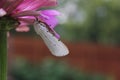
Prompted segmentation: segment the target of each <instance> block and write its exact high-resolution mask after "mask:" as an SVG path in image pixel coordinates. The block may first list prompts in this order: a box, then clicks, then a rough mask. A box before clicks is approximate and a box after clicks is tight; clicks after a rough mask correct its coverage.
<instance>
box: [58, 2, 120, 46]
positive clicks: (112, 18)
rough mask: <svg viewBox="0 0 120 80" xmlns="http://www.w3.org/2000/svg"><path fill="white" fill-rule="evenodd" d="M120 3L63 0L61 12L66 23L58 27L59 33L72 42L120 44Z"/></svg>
mask: <svg viewBox="0 0 120 80" xmlns="http://www.w3.org/2000/svg"><path fill="white" fill-rule="evenodd" d="M64 1H65V3H64ZM119 3H120V0H67V1H66V0H63V1H61V5H62V6H61V7H60V8H59V10H60V11H61V12H62V13H63V14H64V16H63V17H61V19H64V18H65V19H64V20H66V22H65V23H64V24H62V25H60V28H59V27H57V28H59V29H58V31H59V32H61V31H62V32H63V33H61V34H62V35H64V37H63V36H62V37H63V38H65V39H68V40H71V41H92V42H100V43H107V44H120V5H119ZM63 4H65V5H63ZM64 20H62V21H64Z"/></svg>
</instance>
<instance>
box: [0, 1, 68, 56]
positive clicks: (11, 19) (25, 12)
mask: <svg viewBox="0 0 120 80" xmlns="http://www.w3.org/2000/svg"><path fill="white" fill-rule="evenodd" d="M56 5H57V0H0V30H6V31H9V30H11V29H13V28H16V31H19V32H27V31H29V27H28V26H29V25H34V28H35V31H36V32H37V33H38V34H39V35H40V36H41V37H42V38H43V40H44V42H45V43H46V45H47V46H48V48H49V49H50V51H51V52H52V53H53V54H54V55H56V56H63V55H67V54H68V53H69V51H68V49H67V47H66V46H65V45H64V44H63V43H62V42H61V41H59V38H60V36H59V35H58V34H57V33H56V32H55V31H54V28H55V26H56V25H57V24H58V20H57V19H56V16H58V15H59V14H60V13H59V12H58V11H56V10H40V8H43V7H51V6H56ZM36 17H37V20H36ZM3 25H4V26H3Z"/></svg>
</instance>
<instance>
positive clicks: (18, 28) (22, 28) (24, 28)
mask: <svg viewBox="0 0 120 80" xmlns="http://www.w3.org/2000/svg"><path fill="white" fill-rule="evenodd" d="M29 30H30V29H29V27H28V26H18V27H17V28H16V31H18V32H28V31H29Z"/></svg>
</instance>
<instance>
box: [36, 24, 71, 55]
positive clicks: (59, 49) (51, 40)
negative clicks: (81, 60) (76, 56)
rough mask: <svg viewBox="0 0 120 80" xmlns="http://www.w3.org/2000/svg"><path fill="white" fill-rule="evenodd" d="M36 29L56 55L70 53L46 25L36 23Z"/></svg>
mask: <svg viewBox="0 0 120 80" xmlns="http://www.w3.org/2000/svg"><path fill="white" fill-rule="evenodd" d="M34 29H35V31H36V32H37V34H38V35H40V36H41V38H42V39H43V41H44V42H45V44H46V45H47V47H48V48H49V50H50V51H51V53H52V54H53V55H55V56H65V55H67V54H69V50H68V48H67V47H66V45H64V43H63V42H61V41H60V40H58V39H57V38H56V37H55V36H54V35H53V34H52V33H50V32H49V30H48V29H47V27H46V25H44V24H40V23H37V22H36V23H34Z"/></svg>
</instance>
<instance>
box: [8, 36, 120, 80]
mask: <svg viewBox="0 0 120 80" xmlns="http://www.w3.org/2000/svg"><path fill="white" fill-rule="evenodd" d="M66 44H67V46H68V48H69V50H70V54H69V55H68V56H65V57H61V58H56V57H54V56H52V55H51V53H50V52H49V50H48V49H47V47H46V46H45V44H44V42H43V41H41V39H36V38H28V37H11V38H10V39H9V56H10V58H13V59H14V57H15V56H23V57H25V58H27V59H28V60H29V61H33V62H39V61H41V60H42V59H44V58H47V57H52V58H56V59H58V60H66V61H67V62H68V63H69V64H71V65H73V66H74V67H77V68H80V69H83V70H86V71H90V72H101V73H105V74H108V75H115V76H117V78H118V79H117V80H120V47H115V46H114V47H113V46H107V45H106V46H105V45H100V44H95V43H66ZM11 55H12V56H11Z"/></svg>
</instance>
